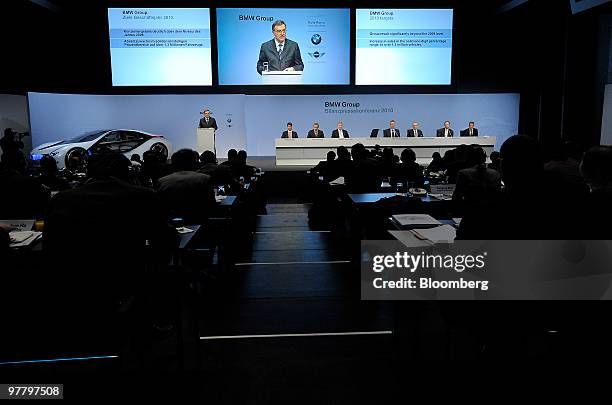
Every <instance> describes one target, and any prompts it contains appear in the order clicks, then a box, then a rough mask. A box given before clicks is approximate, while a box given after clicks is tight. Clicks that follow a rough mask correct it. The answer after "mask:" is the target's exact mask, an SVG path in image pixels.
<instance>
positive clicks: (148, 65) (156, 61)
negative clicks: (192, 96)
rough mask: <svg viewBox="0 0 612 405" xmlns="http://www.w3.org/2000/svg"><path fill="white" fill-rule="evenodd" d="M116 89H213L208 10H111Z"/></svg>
mask: <svg viewBox="0 0 612 405" xmlns="http://www.w3.org/2000/svg"><path fill="white" fill-rule="evenodd" d="M108 29H109V36H110V54H111V70H112V75H113V86H211V85H212V68H211V52H210V49H211V41H210V10H209V9H208V8H109V9H108Z"/></svg>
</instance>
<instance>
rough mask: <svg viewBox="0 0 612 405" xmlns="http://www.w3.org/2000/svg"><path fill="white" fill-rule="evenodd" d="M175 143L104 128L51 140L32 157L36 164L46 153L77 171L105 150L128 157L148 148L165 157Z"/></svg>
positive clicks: (155, 136) (139, 132) (126, 130)
mask: <svg viewBox="0 0 612 405" xmlns="http://www.w3.org/2000/svg"><path fill="white" fill-rule="evenodd" d="M171 149H172V144H171V143H170V142H169V141H168V140H167V139H166V138H164V137H163V136H161V135H153V134H149V133H147V132H142V131H137V130H134V129H105V130H98V131H91V132H86V133H84V134H81V135H79V136H77V137H74V138H72V139H70V140H62V141H56V142H49V143H45V144H42V145H40V146H37V147H35V148H34V149H33V150H32V152H31V153H30V160H31V161H32V162H33V163H34V164H36V163H38V161H39V160H40V159H42V158H43V156H45V155H49V156H52V157H53V158H54V159H55V161H56V162H57V167H58V168H59V169H60V170H61V169H69V170H78V168H79V167H83V165H84V163H85V162H86V161H87V158H88V157H89V156H91V155H93V154H96V153H100V152H102V151H105V150H106V151H108V150H112V151H117V152H121V153H123V154H124V155H125V156H127V158H128V159H129V158H130V157H131V156H132V155H133V154H138V155H140V157H141V158H142V154H143V153H144V152H146V151H148V150H153V151H157V152H159V153H161V155H162V156H163V158H164V159H167V158H168V156H169V155H170V154H171V153H172V150H171Z"/></svg>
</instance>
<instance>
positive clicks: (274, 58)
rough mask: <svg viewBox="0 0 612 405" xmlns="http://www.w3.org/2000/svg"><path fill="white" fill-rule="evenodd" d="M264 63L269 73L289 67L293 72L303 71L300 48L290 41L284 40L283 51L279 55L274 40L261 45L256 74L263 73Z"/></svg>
mask: <svg viewBox="0 0 612 405" xmlns="http://www.w3.org/2000/svg"><path fill="white" fill-rule="evenodd" d="M264 62H268V70H271V71H281V70H285V69H287V68H290V67H292V68H294V69H295V70H304V62H302V55H301V54H300V47H299V45H298V44H297V42H295V41H292V40H290V39H285V44H284V45H283V51H282V52H281V54H280V55H279V54H278V50H277V49H276V42H275V41H274V39H271V40H270V41H267V42H264V43H263V44H261V49H260V50H259V60H258V61H257V73H259V74H261V72H263V71H264V65H263V64H264Z"/></svg>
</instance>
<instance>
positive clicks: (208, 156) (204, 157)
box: [200, 150, 217, 165]
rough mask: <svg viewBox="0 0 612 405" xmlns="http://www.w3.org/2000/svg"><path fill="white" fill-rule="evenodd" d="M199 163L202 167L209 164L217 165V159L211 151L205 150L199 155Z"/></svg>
mask: <svg viewBox="0 0 612 405" xmlns="http://www.w3.org/2000/svg"><path fill="white" fill-rule="evenodd" d="M200 162H201V163H202V164H204V165H206V164H211V163H212V164H215V163H217V158H216V157H215V154H214V153H213V152H212V151H210V150H205V151H204V152H202V154H201V155H200Z"/></svg>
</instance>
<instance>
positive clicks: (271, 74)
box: [261, 70, 302, 84]
mask: <svg viewBox="0 0 612 405" xmlns="http://www.w3.org/2000/svg"><path fill="white" fill-rule="evenodd" d="M261 84H302V72H301V71H298V70H287V71H285V70H281V71H268V72H261Z"/></svg>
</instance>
